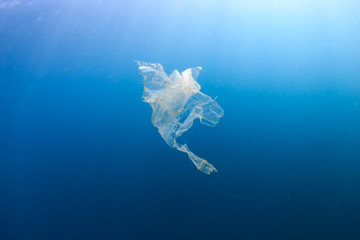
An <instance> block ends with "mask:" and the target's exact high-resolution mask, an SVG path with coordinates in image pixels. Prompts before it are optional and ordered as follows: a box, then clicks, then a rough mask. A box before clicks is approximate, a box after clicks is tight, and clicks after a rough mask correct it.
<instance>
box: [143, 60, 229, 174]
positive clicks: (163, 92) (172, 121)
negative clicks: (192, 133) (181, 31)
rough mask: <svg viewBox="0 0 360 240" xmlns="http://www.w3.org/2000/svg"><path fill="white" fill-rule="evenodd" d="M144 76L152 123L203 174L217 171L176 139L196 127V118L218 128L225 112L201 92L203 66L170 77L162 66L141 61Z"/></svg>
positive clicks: (175, 72)
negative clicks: (198, 79)
mask: <svg viewBox="0 0 360 240" xmlns="http://www.w3.org/2000/svg"><path fill="white" fill-rule="evenodd" d="M137 64H138V65H139V70H140V74H141V75H143V77H144V93H143V101H144V102H147V103H149V104H150V106H151V107H152V110H153V113H152V117H151V121H152V123H153V125H154V126H155V127H157V128H158V130H159V133H160V134H161V136H162V138H163V139H164V140H165V141H166V143H167V144H168V145H169V146H171V147H174V148H176V149H178V150H179V151H182V152H185V153H187V154H188V156H189V158H190V159H191V161H192V162H193V163H194V164H195V166H196V167H197V168H198V169H199V170H200V171H202V172H204V173H206V174H210V173H212V172H217V170H216V168H215V167H214V166H213V165H212V164H210V163H208V162H207V161H206V160H205V159H202V158H200V157H198V156H196V155H195V154H194V153H192V152H191V151H190V149H189V147H188V146H187V145H186V144H182V145H181V144H180V145H179V144H178V143H177V142H176V139H177V138H178V137H179V136H181V134H183V133H184V132H186V131H187V130H188V129H189V128H191V126H192V125H193V121H194V120H195V119H196V118H199V119H200V122H201V123H203V124H206V125H208V126H211V127H213V126H215V125H216V124H217V123H218V122H219V119H220V118H221V117H222V116H223V114H224V110H223V109H222V108H221V107H220V105H219V104H218V103H217V102H216V101H215V100H213V99H211V98H210V97H209V96H207V95H205V94H203V93H202V92H200V85H199V84H198V83H197V82H196V78H197V77H198V75H199V73H200V71H201V70H202V69H201V67H196V68H188V69H186V70H185V71H183V72H182V73H181V74H180V73H179V72H178V71H177V70H174V71H173V73H172V74H171V75H170V76H168V75H167V74H166V73H165V72H164V70H163V67H162V66H161V64H158V63H145V62H137Z"/></svg>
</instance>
